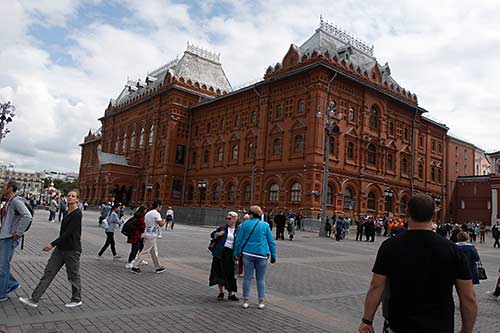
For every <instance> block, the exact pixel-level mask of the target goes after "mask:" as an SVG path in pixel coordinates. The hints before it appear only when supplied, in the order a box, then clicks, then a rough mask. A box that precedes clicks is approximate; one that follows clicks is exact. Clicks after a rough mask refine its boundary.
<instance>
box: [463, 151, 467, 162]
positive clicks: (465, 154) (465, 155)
mask: <svg viewBox="0 0 500 333" xmlns="http://www.w3.org/2000/svg"><path fill="white" fill-rule="evenodd" d="M466 159H467V149H464V160H466Z"/></svg>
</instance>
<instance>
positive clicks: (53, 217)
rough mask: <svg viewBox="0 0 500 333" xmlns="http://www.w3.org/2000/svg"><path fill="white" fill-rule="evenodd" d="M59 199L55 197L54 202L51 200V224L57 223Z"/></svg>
mask: <svg viewBox="0 0 500 333" xmlns="http://www.w3.org/2000/svg"><path fill="white" fill-rule="evenodd" d="M56 199H57V197H56V196H55V195H54V197H53V198H52V200H50V206H49V222H55V220H56V212H57V208H58V207H59V205H58V204H57V200H56Z"/></svg>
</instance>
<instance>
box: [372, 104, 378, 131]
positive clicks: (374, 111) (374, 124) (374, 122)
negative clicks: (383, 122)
mask: <svg viewBox="0 0 500 333" xmlns="http://www.w3.org/2000/svg"><path fill="white" fill-rule="evenodd" d="M370 128H373V129H377V128H378V111H377V109H375V107H372V108H371V110H370Z"/></svg>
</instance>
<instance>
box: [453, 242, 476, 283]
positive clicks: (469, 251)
mask: <svg viewBox="0 0 500 333" xmlns="http://www.w3.org/2000/svg"><path fill="white" fill-rule="evenodd" d="M457 245H458V248H459V249H460V250H461V251H462V252H463V253H464V254H465V257H466V258H467V262H468V263H469V268H470V273H471V275H472V283H473V284H479V277H478V275H477V262H478V261H479V254H478V253H477V250H476V247H475V246H474V245H472V244H470V243H465V242H459V243H457Z"/></svg>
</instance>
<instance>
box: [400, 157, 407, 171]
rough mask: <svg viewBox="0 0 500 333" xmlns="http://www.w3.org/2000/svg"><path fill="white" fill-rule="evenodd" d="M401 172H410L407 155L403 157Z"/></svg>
mask: <svg viewBox="0 0 500 333" xmlns="http://www.w3.org/2000/svg"><path fill="white" fill-rule="evenodd" d="M401 174H403V175H406V174H408V161H407V160H406V157H403V159H402V160H401Z"/></svg>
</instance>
